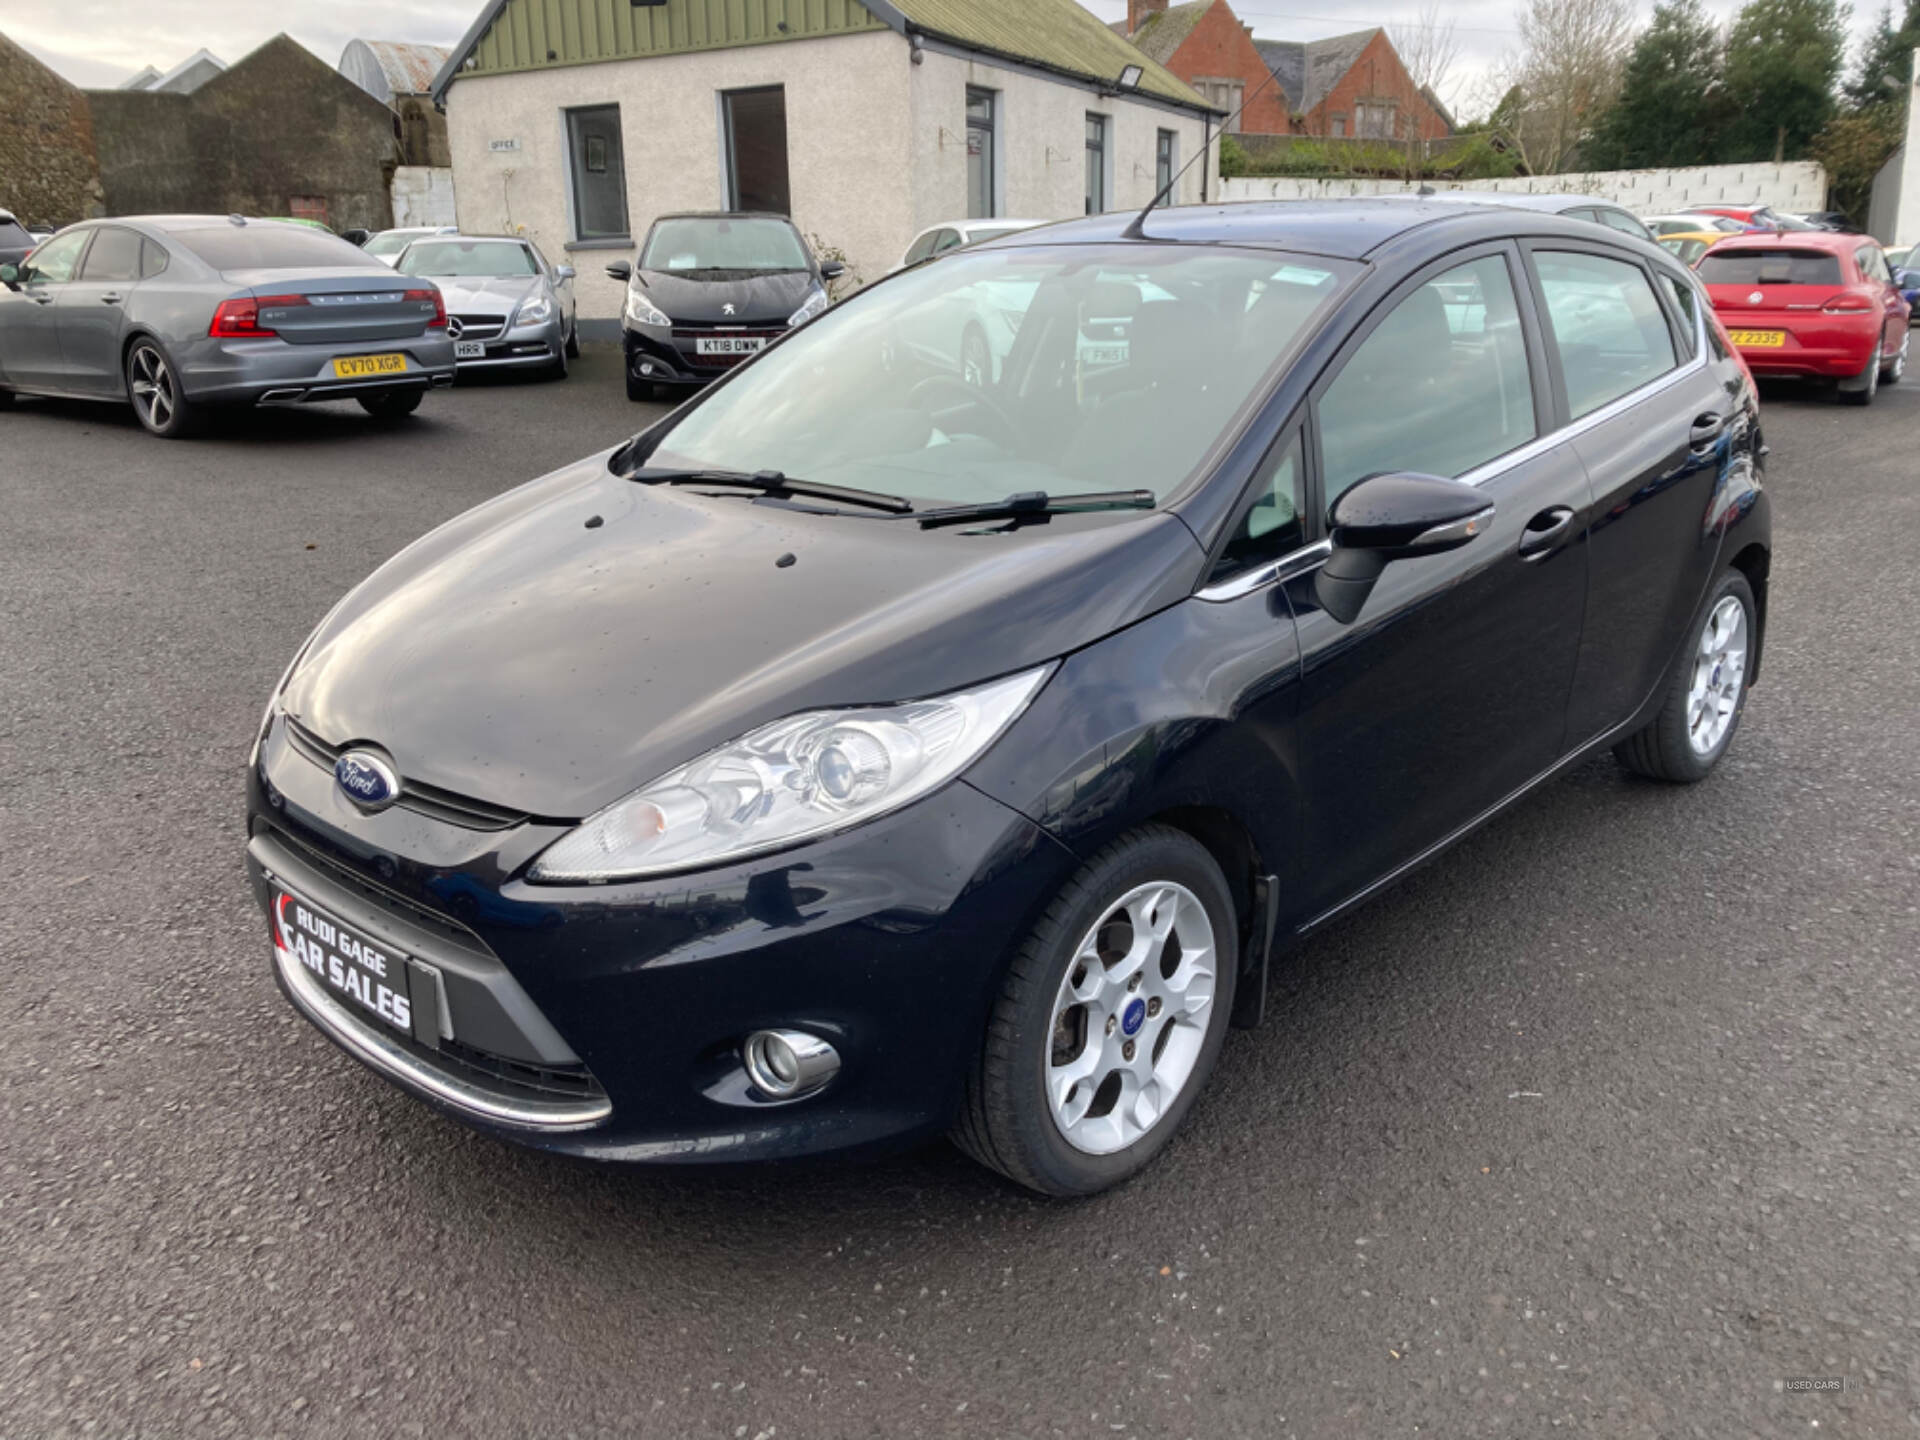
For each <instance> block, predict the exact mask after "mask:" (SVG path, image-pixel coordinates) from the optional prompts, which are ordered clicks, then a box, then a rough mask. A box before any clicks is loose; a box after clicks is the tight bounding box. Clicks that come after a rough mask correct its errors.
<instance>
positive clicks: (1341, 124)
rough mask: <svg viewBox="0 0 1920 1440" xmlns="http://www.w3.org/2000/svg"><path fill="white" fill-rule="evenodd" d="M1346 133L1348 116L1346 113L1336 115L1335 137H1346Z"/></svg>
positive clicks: (1334, 124)
mask: <svg viewBox="0 0 1920 1440" xmlns="http://www.w3.org/2000/svg"><path fill="white" fill-rule="evenodd" d="M1346 133H1347V117H1346V116H1344V115H1335V116H1334V117H1333V135H1334V138H1335V139H1344V138H1345V137H1346Z"/></svg>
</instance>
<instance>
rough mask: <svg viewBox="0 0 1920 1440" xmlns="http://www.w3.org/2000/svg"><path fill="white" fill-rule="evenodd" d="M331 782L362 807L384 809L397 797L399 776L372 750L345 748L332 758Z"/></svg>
mask: <svg viewBox="0 0 1920 1440" xmlns="http://www.w3.org/2000/svg"><path fill="white" fill-rule="evenodd" d="M333 782H334V784H336V785H338V786H339V787H340V788H341V790H342V791H344V792H345V793H346V797H347V798H348V799H349V800H351V801H353V803H354V804H356V805H358V806H359V807H360V808H361V809H362V810H367V811H374V810H384V809H386V808H387V807H388V806H389V805H391V804H393V802H394V801H396V800H398V799H399V798H400V777H399V776H398V775H396V774H394V773H393V767H392V766H391V765H389V764H388V763H387V762H386V761H385V760H383V759H381V758H380V756H378V755H376V754H374V753H373V752H372V751H371V750H348V751H345V752H344V753H342V755H341V756H340V758H339V759H338V760H336V761H334V762H333Z"/></svg>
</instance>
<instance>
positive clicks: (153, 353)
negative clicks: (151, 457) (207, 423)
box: [126, 338, 200, 440]
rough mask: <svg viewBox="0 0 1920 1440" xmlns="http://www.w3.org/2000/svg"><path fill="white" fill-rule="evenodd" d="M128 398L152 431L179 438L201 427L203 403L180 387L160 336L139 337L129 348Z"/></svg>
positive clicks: (134, 409)
mask: <svg viewBox="0 0 1920 1440" xmlns="http://www.w3.org/2000/svg"><path fill="white" fill-rule="evenodd" d="M126 378H127V399H128V401H129V402H131V403H132V405H133V413H134V414H135V415H136V416H138V417H139V419H140V423H141V424H142V425H144V426H145V427H146V428H147V430H148V432H149V433H151V434H154V435H158V436H160V437H161V438H162V439H163V440H178V439H179V438H180V437H181V436H183V435H191V434H192V433H193V432H194V431H195V430H196V429H198V428H199V422H200V411H199V407H197V406H195V405H193V404H192V403H191V402H189V401H188V399H187V397H186V393H185V392H184V391H183V390H182V389H181V388H180V375H179V372H178V371H176V370H175V369H174V368H173V362H172V361H171V360H169V359H168V358H167V352H166V351H164V350H162V349H161V348H160V343H159V341H157V340H148V339H144V338H143V339H140V340H136V341H135V342H134V343H133V345H132V347H131V348H130V349H129V350H128V351H127V366H126Z"/></svg>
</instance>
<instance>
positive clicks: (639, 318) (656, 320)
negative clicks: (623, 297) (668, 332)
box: [627, 285, 673, 325]
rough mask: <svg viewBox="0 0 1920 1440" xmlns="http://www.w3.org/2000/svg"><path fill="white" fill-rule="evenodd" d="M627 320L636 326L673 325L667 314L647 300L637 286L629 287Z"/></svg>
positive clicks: (644, 292) (645, 295) (645, 293)
mask: <svg viewBox="0 0 1920 1440" xmlns="http://www.w3.org/2000/svg"><path fill="white" fill-rule="evenodd" d="M627 319H629V320H631V321H632V322H633V323H634V324H636V325H671V324H672V323H673V322H672V321H671V320H669V319H667V317H666V313H665V312H664V311H662V310H661V309H660V307H659V306H658V305H655V304H654V303H653V302H652V301H651V300H649V299H648V298H647V292H646V291H644V290H642V289H640V288H639V287H638V286H637V285H629V286H628V287H627Z"/></svg>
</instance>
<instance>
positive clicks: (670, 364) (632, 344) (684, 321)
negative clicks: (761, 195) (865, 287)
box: [607, 212, 847, 400]
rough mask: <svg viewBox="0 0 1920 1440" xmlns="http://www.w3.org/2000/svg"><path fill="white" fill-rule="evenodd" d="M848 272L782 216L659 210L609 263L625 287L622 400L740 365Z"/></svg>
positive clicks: (816, 305) (819, 306)
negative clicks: (626, 256)
mask: <svg viewBox="0 0 1920 1440" xmlns="http://www.w3.org/2000/svg"><path fill="white" fill-rule="evenodd" d="M846 269H847V267H846V266H845V265H843V264H841V263H840V262H839V261H838V260H829V261H827V262H826V263H825V264H824V265H823V264H821V263H820V261H819V260H818V259H816V258H815V256H814V253H813V250H812V247H810V246H809V245H808V244H807V242H806V239H805V238H804V237H803V236H802V235H801V234H800V231H799V230H798V229H797V228H795V226H794V223H793V222H792V221H791V220H789V219H788V218H787V217H786V216H784V215H765V214H759V213H753V212H739V213H733V212H729V213H724V214H686V215H662V216H661V217H660V218H659V219H658V220H656V221H654V222H653V226H652V228H651V229H649V230H648V231H647V238H646V239H645V240H643V241H641V242H640V248H639V249H638V250H637V251H636V252H635V255H634V259H633V260H632V261H626V260H617V261H615V262H614V263H613V264H611V265H609V266H607V274H609V275H611V276H612V277H613V278H614V279H616V280H624V281H625V282H626V285H627V298H626V303H625V305H623V306H622V307H621V312H620V337H621V348H622V350H623V351H624V353H625V355H626V370H627V398H628V399H629V400H646V399H650V398H652V396H653V395H655V394H656V393H657V392H658V391H659V390H660V389H663V388H669V387H682V386H689V385H704V384H706V383H707V382H708V381H710V380H714V379H716V378H718V377H719V376H721V375H725V374H726V373H727V372H728V371H730V370H733V369H736V368H738V367H739V366H740V365H741V364H742V363H744V362H745V361H747V360H751V359H752V358H753V357H754V356H755V355H758V354H759V353H760V352H761V351H762V350H764V349H766V347H767V346H768V345H770V344H772V343H773V342H774V341H775V340H778V339H779V338H780V337H781V336H782V335H785V334H786V333H787V332H788V331H789V330H794V329H797V328H798V327H800V326H802V325H804V324H806V323H807V321H809V320H811V319H813V317H814V316H816V315H818V314H820V313H821V312H822V311H824V310H825V309H826V308H827V304H828V294H827V286H828V283H829V282H830V281H833V280H837V279H839V278H840V276H842V275H844V274H845V273H846Z"/></svg>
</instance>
